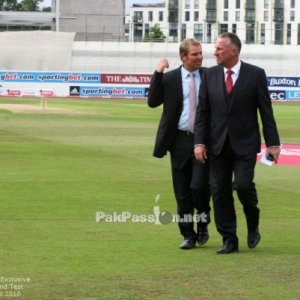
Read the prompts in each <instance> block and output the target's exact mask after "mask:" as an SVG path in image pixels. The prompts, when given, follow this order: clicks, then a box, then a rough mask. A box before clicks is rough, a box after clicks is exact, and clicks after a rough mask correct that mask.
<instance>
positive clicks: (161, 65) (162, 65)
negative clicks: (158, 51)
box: [155, 58, 169, 73]
mask: <svg viewBox="0 0 300 300" xmlns="http://www.w3.org/2000/svg"><path fill="white" fill-rule="evenodd" d="M165 68H169V62H168V60H167V59H166V58H162V59H161V60H160V61H159V62H158V65H157V66H156V69H155V71H156V72H158V73H163V71H164V69H165Z"/></svg>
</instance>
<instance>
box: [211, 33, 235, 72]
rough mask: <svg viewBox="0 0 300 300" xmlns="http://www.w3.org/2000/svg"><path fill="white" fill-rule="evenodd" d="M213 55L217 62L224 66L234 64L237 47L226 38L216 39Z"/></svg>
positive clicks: (227, 66) (228, 66)
mask: <svg viewBox="0 0 300 300" xmlns="http://www.w3.org/2000/svg"><path fill="white" fill-rule="evenodd" d="M214 55H215V57H216V61H217V64H218V65H221V66H224V67H226V68H230V67H232V66H234V65H235V63H236V60H237V58H238V56H237V49H236V48H235V47H234V46H233V45H232V44H231V43H230V40H229V39H228V38H219V39H217V42H216V45H215V53H214Z"/></svg>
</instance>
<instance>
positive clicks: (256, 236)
mask: <svg viewBox="0 0 300 300" xmlns="http://www.w3.org/2000/svg"><path fill="white" fill-rule="evenodd" d="M259 241H260V233H259V230H258V228H256V229H255V230H254V231H249V232H248V247H249V248H250V249H253V248H255V247H256V246H257V245H258V243H259Z"/></svg>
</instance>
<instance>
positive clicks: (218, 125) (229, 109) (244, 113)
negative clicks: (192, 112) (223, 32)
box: [195, 62, 280, 155]
mask: <svg viewBox="0 0 300 300" xmlns="http://www.w3.org/2000/svg"><path fill="white" fill-rule="evenodd" d="M199 97H200V100H199V101H200V102H199V105H198V109H197V115H196V121H195V144H204V145H206V146H207V147H208V151H209V152H210V153H213V154H214V155H218V154H219V153H220V152H221V150H222V147H223V145H224V142H225V139H226V137H227V135H228V137H229V139H230V142H231V146H232V148H233V150H234V152H235V153H236V154H238V155H247V154H253V153H257V152H260V145H261V140H260V132H259V123H258V113H257V112H258V111H259V113H260V117H261V121H262V125H263V135H264V139H265V142H266V145H267V146H278V145H280V141H279V136H278V132H277V128H276V123H275V120H274V117H273V110H272V106H271V100H270V96H269V92H268V87H267V79H266V74H265V71H264V70H263V69H261V68H259V67H256V66H253V65H250V64H247V63H244V62H242V63H241V69H240V74H239V77H238V79H237V81H236V83H235V85H234V89H233V92H232V95H231V96H230V97H229V96H228V95H227V92H226V91H225V84H224V71H223V67H222V66H215V67H212V68H209V69H206V70H205V72H204V74H203V76H202V83H201V88H200V94H199Z"/></svg>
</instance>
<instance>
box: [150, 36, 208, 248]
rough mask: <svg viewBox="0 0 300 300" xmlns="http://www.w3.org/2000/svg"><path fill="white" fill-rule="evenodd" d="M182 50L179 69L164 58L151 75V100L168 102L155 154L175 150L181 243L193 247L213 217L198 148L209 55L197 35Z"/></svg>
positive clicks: (204, 238)
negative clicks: (196, 126) (198, 113)
mask: <svg viewBox="0 0 300 300" xmlns="http://www.w3.org/2000/svg"><path fill="white" fill-rule="evenodd" d="M179 52H180V58H181V61H182V66H180V67H179V68H177V69H174V70H172V71H169V72H166V73H164V70H165V68H168V67H169V63H168V60H167V59H165V58H163V59H161V60H160V61H159V63H158V65H157V67H156V70H155V72H154V74H153V76H152V78H151V83H150V88H149V94H148V105H149V106H150V107H157V106H160V105H161V104H162V105H163V113H162V116H161V120H160V123H159V127H158V131H157V136H156V142H155V147H154V153H153V155H154V156H155V157H159V158H161V157H163V156H165V155H166V154H167V152H168V151H169V152H170V156H171V169H172V179H173V188H174V193H175V198H176V202H177V213H178V216H179V223H178V224H179V229H180V232H181V235H182V236H183V238H184V240H183V242H182V244H181V245H180V248H181V249H192V248H194V247H195V245H196V242H197V241H198V243H199V244H200V245H204V244H205V243H206V242H207V240H208V238H209V234H208V230H207V225H208V224H209V222H210V216H209V211H210V207H209V200H210V192H209V186H208V167H207V166H206V165H203V164H201V163H199V162H198V161H196V159H195V156H194V151H193V148H194V133H193V132H194V121H195V112H196V105H197V101H198V94H199V87H200V83H201V73H202V70H203V68H201V65H202V59H203V56H202V47H201V44H200V43H199V42H198V41H196V40H194V39H186V40H184V41H183V42H182V43H181V45H180V48H179ZM194 210H196V211H197V214H196V215H194ZM194 220H196V223H197V230H196V231H195V230H194Z"/></svg>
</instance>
